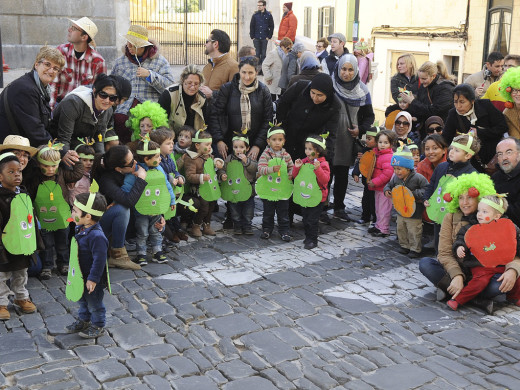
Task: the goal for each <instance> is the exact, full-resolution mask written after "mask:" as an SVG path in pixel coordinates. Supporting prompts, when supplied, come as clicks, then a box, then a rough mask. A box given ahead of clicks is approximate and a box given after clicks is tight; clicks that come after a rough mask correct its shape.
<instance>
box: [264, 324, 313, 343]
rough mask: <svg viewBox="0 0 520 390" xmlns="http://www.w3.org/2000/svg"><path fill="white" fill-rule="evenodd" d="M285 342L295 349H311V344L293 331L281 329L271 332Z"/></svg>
mask: <svg viewBox="0 0 520 390" xmlns="http://www.w3.org/2000/svg"><path fill="white" fill-rule="evenodd" d="M271 332H273V333H274V334H275V336H276V337H278V338H279V339H280V340H282V341H283V342H285V343H287V344H289V345H291V346H292V347H294V348H303V347H310V344H309V343H308V342H307V341H306V340H304V339H303V337H302V336H301V335H299V334H298V333H296V331H294V330H293V329H290V328H287V327H279V328H274V329H272V330H271Z"/></svg>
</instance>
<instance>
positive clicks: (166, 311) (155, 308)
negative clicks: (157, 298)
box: [148, 302, 175, 318]
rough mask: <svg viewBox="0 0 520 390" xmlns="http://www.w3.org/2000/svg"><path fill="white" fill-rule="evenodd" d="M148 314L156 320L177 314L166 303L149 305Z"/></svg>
mask: <svg viewBox="0 0 520 390" xmlns="http://www.w3.org/2000/svg"><path fill="white" fill-rule="evenodd" d="M148 312H149V313H150V314H151V315H152V316H154V317H155V318H161V317H163V316H166V315H170V314H175V309H174V308H173V307H172V306H171V305H169V304H167V303H166V302H161V303H154V304H152V305H148Z"/></svg>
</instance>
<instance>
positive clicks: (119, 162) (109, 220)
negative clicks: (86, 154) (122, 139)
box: [92, 145, 146, 270]
mask: <svg viewBox="0 0 520 390" xmlns="http://www.w3.org/2000/svg"><path fill="white" fill-rule="evenodd" d="M129 173H131V174H133V175H134V176H135V182H134V183H133V185H132V188H131V189H130V191H129V192H126V191H123V190H122V188H121V187H122V186H123V184H124V181H125V175H126V174H129ZM92 176H93V178H94V179H95V180H96V181H97V182H98V183H99V191H100V192H101V193H102V194H103V195H105V197H106V198H107V202H108V203H109V204H110V206H109V208H108V210H107V211H106V212H105V213H104V214H103V217H101V220H100V222H99V223H100V224H101V227H102V228H103V231H104V233H105V235H106V236H107V237H108V238H111V246H110V256H109V259H108V264H109V266H111V267H117V268H123V269H133V270H137V269H141V267H140V266H139V265H138V264H134V263H133V262H132V261H131V260H130V258H129V257H128V253H127V252H126V248H125V235H126V229H127V227H128V222H129V221H130V209H131V208H133V207H135V205H136V203H137V201H138V200H139V198H140V197H141V194H142V193H143V191H144V189H145V187H146V181H145V178H146V171H145V170H144V169H143V168H142V167H140V166H138V167H137V169H136V162H135V160H134V156H133V155H132V152H131V151H130V149H129V148H128V147H127V146H125V145H117V146H114V147H112V148H110V150H109V151H108V152H106V153H105V154H104V155H102V156H98V157H97V158H96V160H94V165H93V166H92ZM125 184H127V183H125Z"/></svg>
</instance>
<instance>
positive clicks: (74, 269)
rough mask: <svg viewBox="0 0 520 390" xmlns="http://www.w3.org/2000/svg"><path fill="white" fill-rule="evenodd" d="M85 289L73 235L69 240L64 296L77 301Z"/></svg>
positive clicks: (76, 244) (76, 243)
mask: <svg viewBox="0 0 520 390" xmlns="http://www.w3.org/2000/svg"><path fill="white" fill-rule="evenodd" d="M84 291H85V281H84V280H83V275H82V274H81V268H80V266H79V258H78V242H77V241H76V238H75V237H72V240H71V241H70V257H69V273H68V274H67V284H66V286H65V296H66V297H67V299H68V300H69V301H72V302H77V301H79V300H80V299H81V297H82V296H83V292H84Z"/></svg>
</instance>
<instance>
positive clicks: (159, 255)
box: [152, 251, 168, 264]
mask: <svg viewBox="0 0 520 390" xmlns="http://www.w3.org/2000/svg"><path fill="white" fill-rule="evenodd" d="M152 261H153V262H154V263H159V264H164V263H167V262H168V258H167V257H166V255H165V254H164V252H162V251H159V252H156V253H155V254H154V255H153V258H152Z"/></svg>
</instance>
